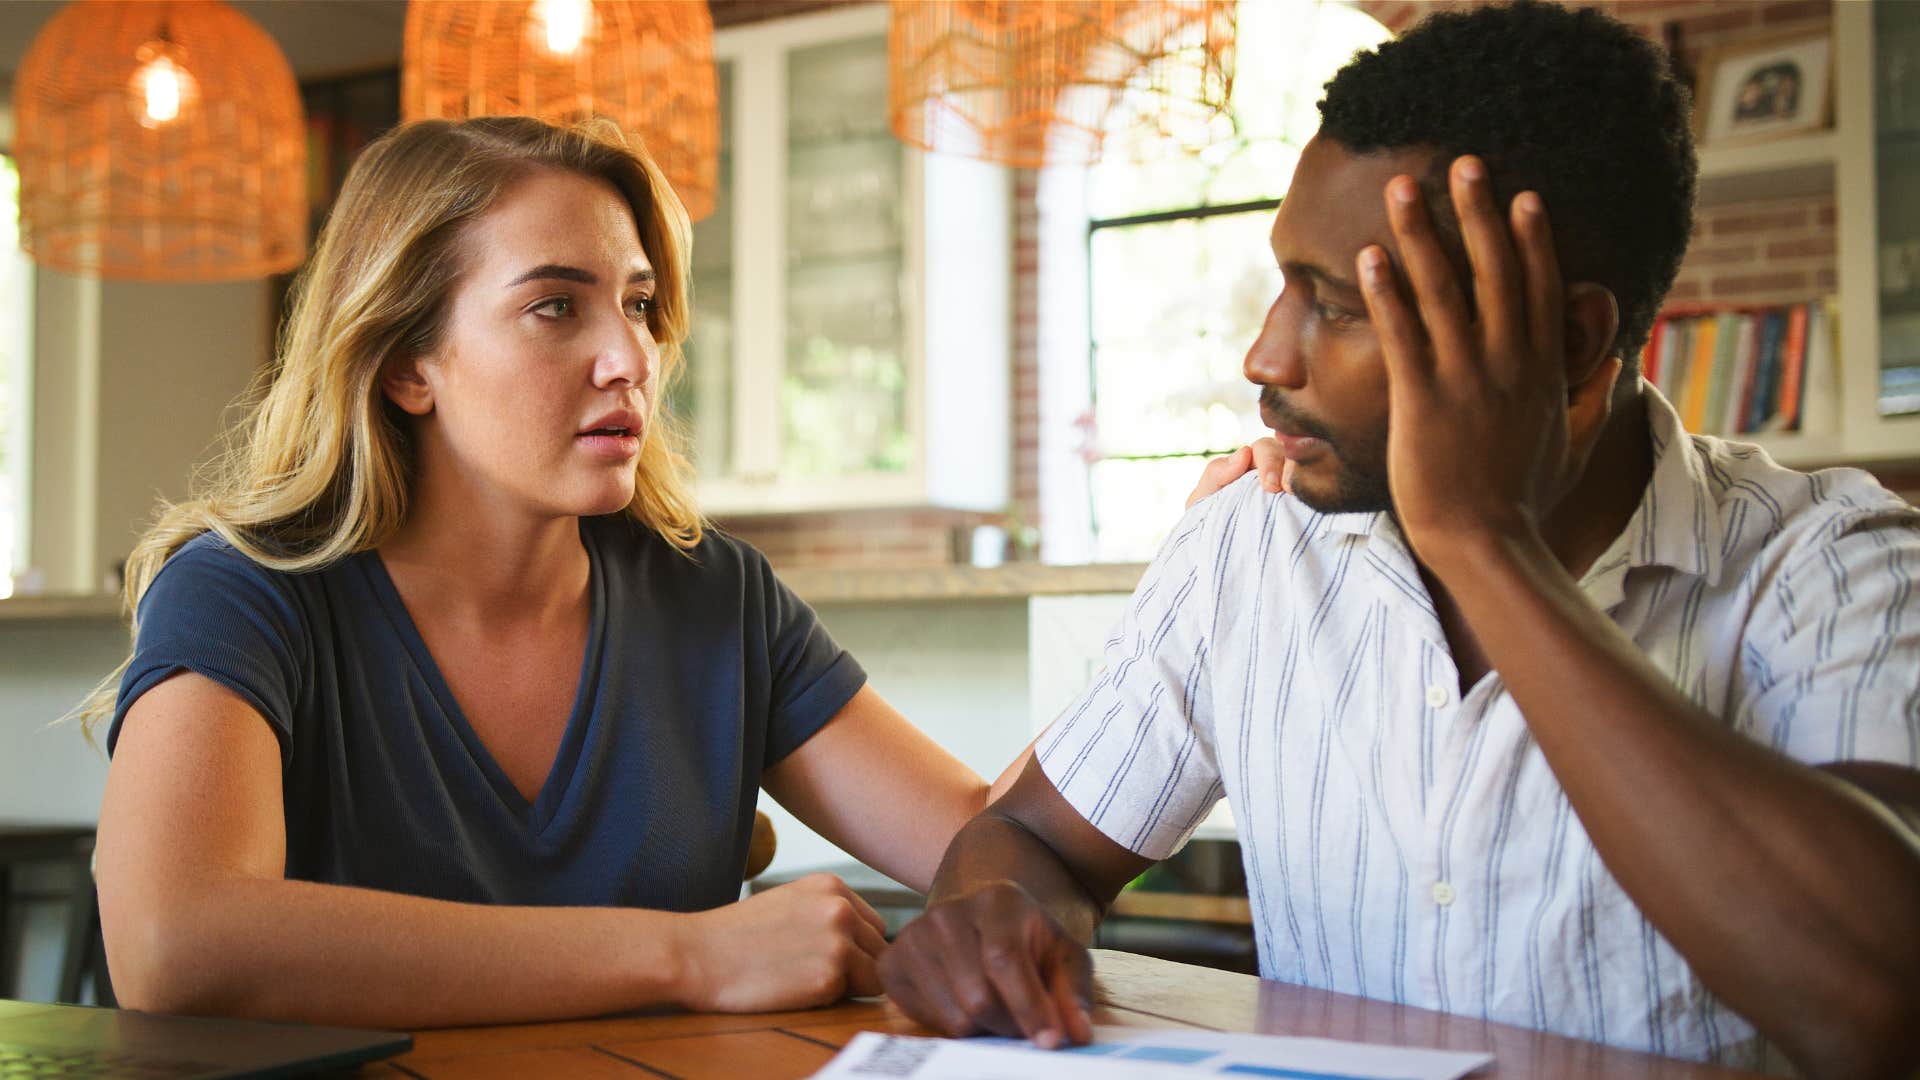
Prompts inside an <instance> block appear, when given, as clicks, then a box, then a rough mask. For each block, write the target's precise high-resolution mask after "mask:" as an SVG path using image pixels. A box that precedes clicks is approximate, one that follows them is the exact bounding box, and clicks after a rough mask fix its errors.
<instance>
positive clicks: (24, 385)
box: [0, 156, 33, 597]
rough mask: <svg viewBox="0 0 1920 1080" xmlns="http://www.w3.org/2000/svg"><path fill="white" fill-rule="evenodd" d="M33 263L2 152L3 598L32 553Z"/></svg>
mask: <svg viewBox="0 0 1920 1080" xmlns="http://www.w3.org/2000/svg"><path fill="white" fill-rule="evenodd" d="M32 363H33V267H32V265H31V264H30V263H29V262H28V261H27V257H26V254H25V253H24V252H22V251H21V250H20V175H19V173H17V172H16V171H15V170H14V166H13V159H12V158H8V157H4V156H0V597H4V596H10V595H12V593H13V577H14V575H15V574H16V573H18V572H19V571H20V570H21V569H22V568H23V567H24V565H25V562H26V554H27V491H28V489H27V477H28V472H27V469H28V463H27V453H28V449H29V443H30V439H31V433H30V432H29V430H28V425H27V418H28V416H29V415H30V414H29V400H30V396H31V394H32V392H33V387H32V381H31V375H32V370H33V368H32Z"/></svg>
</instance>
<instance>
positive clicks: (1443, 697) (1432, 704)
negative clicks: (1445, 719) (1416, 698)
mask: <svg viewBox="0 0 1920 1080" xmlns="http://www.w3.org/2000/svg"><path fill="white" fill-rule="evenodd" d="M1446 703H1447V688H1446V687H1444V686H1441V685H1439V684H1438V683H1435V684H1434V685H1432V686H1429V687H1427V706H1428V707H1429V708H1434V709H1438V708H1440V707H1441V706H1443V705H1445V704H1446Z"/></svg>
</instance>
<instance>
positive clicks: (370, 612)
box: [107, 514, 866, 911]
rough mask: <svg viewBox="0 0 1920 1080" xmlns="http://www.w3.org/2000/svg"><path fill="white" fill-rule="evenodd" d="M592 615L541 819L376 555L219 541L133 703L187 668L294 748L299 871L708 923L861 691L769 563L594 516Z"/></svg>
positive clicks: (162, 594)
mask: <svg viewBox="0 0 1920 1080" xmlns="http://www.w3.org/2000/svg"><path fill="white" fill-rule="evenodd" d="M580 536H581V540H582V541H583V543H584V544H585V545H586V549H587V554H588V558H589V562H590V564H591V567H592V579H591V584H590V586H589V588H590V591H591V593H592V617H591V618H592V621H591V624H590V630H589V633H588V637H587V649H586V656H585V659H584V661H583V663H582V665H581V670H580V678H579V683H578V689H577V690H576V693H575V700H574V704H573V711H572V714H571V716H570V717H569V718H568V720H567V727H566V733H565V735H564V736H563V737H562V739H561V742H560V750H559V753H558V754H557V755H556V758H555V761H554V764H553V768H552V771H551V772H550V774H549V775H548V776H547V779H546V781H545V784H544V785H543V786H542V787H541V789H540V791H539V793H538V795H537V796H536V797H535V798H534V800H533V801H532V802H531V803H529V802H528V801H527V800H526V799H525V798H524V797H523V796H522V795H521V794H520V793H519V791H518V790H516V789H515V787H514V785H513V783H512V782H511V781H510V780H509V779H508V778H507V775H506V773H505V772H504V771H502V770H501V768H500V767H499V765H498V764H497V763H496V762H495V761H494V760H493V758H492V756H491V755H489V754H488V752H487V750H486V748H485V746H483V745H482V744H481V742H480V740H479V738H478V737H477V736H476V735H475V734H474V731H473V729H472V728H471V727H469V726H468V724H467V721H466V719H465V717H464V716H463V715H462V714H461V711H460V707H459V704H458V703H457V702H455V700H454V698H453V695H452V693H451V692H450V691H449V690H448V688H447V685H446V683H445V681H444V680H443V679H442V677H441V675H440V670H439V668H438V667H437V666H436V665H435V664H434V660H433V657H432V656H431V655H430V654H429V653H428V652H427V648H426V644H425V643H424V641H423V640H422V639H421V637H420V634H419V632H418V631H417V630H416V629H415V627H414V625H413V620H412V619H411V618H410V617H409V616H408V614H407V610H406V608H405V606H404V605H403V604H402V603H401V601H400V594H399V593H398V592H397V591H396V590H395V589H394V586H393V580H392V579H391V578H390V577H388V576H387V572H386V568H385V566H384V565H382V563H381V562H380V559H379V557H378V555H376V554H375V553H373V552H365V553H362V554H359V555H355V556H352V557H350V558H347V559H344V560H341V561H340V562H338V563H335V564H333V565H331V566H329V567H327V568H325V569H323V570H317V571H313V572H309V573H303V574H287V573H282V572H279V571H276V570H270V569H266V568H264V567H261V566H260V565H258V564H256V563H254V562H253V561H251V560H249V559H248V558H246V557H245V556H244V555H242V554H240V553H239V552H238V551H235V550H234V549H233V548H232V547H231V546H230V545H228V544H226V543H225V542H224V541H222V540H220V539H218V538H217V537H215V536H213V535H211V534H208V535H205V536H201V537H199V538H197V539H195V540H193V541H191V542H189V543H188V544H186V545H185V546H184V547H182V548H181V549H180V551H179V552H178V553H176V554H175V555H174V556H173V557H172V558H171V559H168V560H167V562H166V564H165V565H164V566H163V567H162V568H161V570H160V573H159V574H158V575H156V576H155V578H154V581H153V585H152V587H151V588H150V589H148V590H147V594H146V596H145V598H144V599H143V600H142V601H141V604H140V621H139V634H138V635H137V638H136V641H135V643H134V649H133V659H132V662H131V663H130V664H129V665H128V667H127V671H126V674H125V676H124V678H123V679H122V681H121V684H120V696H119V700H118V703H117V705H116V708H115V713H114V718H113V725H112V727H111V728H110V729H109V730H108V733H107V749H108V752H109V753H111V752H112V751H113V748H114V745H115V742H116V740H117V738H118V736H119V733H120V724H121V722H122V721H123V719H124V718H125V716H126V712H127V709H128V707H129V706H131V705H132V704H133V702H134V701H135V700H137V699H138V698H139V697H140V695H141V694H143V693H145V692H146V691H147V690H149V689H151V688H152V687H153V686H155V685H156V684H158V683H159V682H161V681H162V680H164V679H166V678H167V677H168V676H170V675H173V674H175V673H177V672H181V671H193V672H197V673H199V674H201V675H204V676H206V677H208V678H210V679H213V680H214V681H215V682H218V683H220V684H221V685H223V686H225V687H227V688H228V689H230V690H232V691H233V692H234V693H236V694H238V695H240V697H242V698H243V699H245V700H246V701H247V702H249V703H250V704H251V705H252V706H253V707H254V708H255V709H256V710H258V711H259V713H260V715H261V716H263V717H265V718H266V720H267V722H268V723H269V724H270V725H271V726H272V728H273V731H274V734H275V735H276V736H278V738H279V740H280V750H281V763H282V782H283V787H284V791H285V809H286V830H287V865H286V874H287V876H288V877H289V878H294V879H299V880H303V881H317V882H326V883H334V884H343V885H357V886H362V887H365V888H371V889H384V890H388V891H392V892H400V893H409V894H412V895H415V896H426V897H433V898H437V899H442V900H461V901H471V902H479V903H494V904H549V905H552V904H570V905H622V906H631V907H644V908H653V909H658V910H666V911H699V910H704V909H707V908H712V907H717V906H719V905H721V904H725V903H729V902H731V901H733V900H734V899H736V898H737V897H738V896H739V893H740V878H741V874H742V872H743V870H744V868H745V866H746V858H747V842H748V838H749V837H750V835H751V832H752V826H753V807H754V802H755V799H756V797H757V795H758V792H759V786H760V777H761V774H762V773H763V772H764V771H765V770H766V769H767V768H768V767H769V766H771V765H773V764H774V763H776V762H778V761H779V760H780V759H781V758H783V757H785V756H786V755H787V754H789V753H791V752H792V751H793V750H794V749H795V748H796V747H798V746H800V744H801V743H804V742H805V741H806V740H807V739H808V738H809V737H811V736H812V735H813V734H814V733H815V732H817V731H819V730H820V728H821V727H822V726H824V725H825V724H826V723H827V721H828V720H830V719H832V718H833V716H834V715H835V714H836V713H838V712H839V711H840V709H841V708H842V707H843V706H845V705H846V704H847V702H848V701H849V700H851V699H852V698H853V695H854V694H855V693H856V692H858V691H859V689H860V688H861V687H862V686H863V685H865V683H866V675H865V673H864V672H862V671H861V669H860V666H859V664H858V663H856V662H855V661H854V659H853V657H851V656H849V655H848V654H847V653H846V652H844V651H842V650H841V649H840V648H839V647H838V646H836V645H835V644H834V643H833V640H832V639H831V638H830V637H829V636H828V635H827V632H826V630H825V629H824V628H822V627H821V625H820V623H819V621H818V620H817V619H816V618H815V617H814V613H813V611H812V609H810V608H809V607H808V606H807V605H806V604H805V603H803V602H802V601H801V600H800V599H799V598H798V597H796V596H795V595H794V594H793V593H792V592H791V591H789V590H788V589H787V587H786V586H785V585H783V584H781V582H780V581H779V579H778V578H776V577H774V575H773V572H772V570H771V569H770V568H769V567H768V565H767V561H766V559H765V557H763V556H762V555H761V554H760V553H759V552H758V551H755V550H754V549H753V548H752V547H749V546H748V545H746V544H744V543H742V542H741V541H739V540H736V539H734V538H733V537H730V536H727V535H726V534H724V533H721V532H719V531H717V530H709V531H708V532H707V533H706V537H705V539H704V540H703V541H702V542H701V543H700V545H699V546H698V547H696V548H695V549H694V550H693V551H691V552H684V553H683V552H681V551H679V550H677V549H675V548H674V547H672V546H671V545H670V544H668V543H667V542H666V541H665V540H664V539H662V538H661V537H660V536H659V535H658V534H657V533H655V532H653V531H652V530H650V529H647V528H645V527H644V526H641V525H640V524H638V523H636V522H635V521H633V520H632V519H631V518H629V517H628V516H626V515H625V514H618V515H609V516H606V517H598V518H587V519H583V520H582V521H581V527H580Z"/></svg>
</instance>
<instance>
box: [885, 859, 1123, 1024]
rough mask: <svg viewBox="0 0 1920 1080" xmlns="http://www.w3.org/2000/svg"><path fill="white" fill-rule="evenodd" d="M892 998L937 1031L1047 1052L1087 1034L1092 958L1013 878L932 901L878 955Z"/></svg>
mask: <svg viewBox="0 0 1920 1080" xmlns="http://www.w3.org/2000/svg"><path fill="white" fill-rule="evenodd" d="M880 979H881V982H882V983H884V984H885V986H886V990H887V995H888V996H889V997H891V998H892V999H893V1002H894V1004H896V1005H898V1006H899V1007H900V1009H901V1010H902V1011H903V1012H905V1013H906V1014H907V1015H908V1016H910V1017H912V1018H913V1019H914V1020H916V1021H918V1022H920V1023H922V1024H925V1025H926V1026H928V1027H930V1028H933V1029H934V1030H935V1031H938V1032H940V1033H941V1034H943V1035H948V1036H952V1037H956V1038H957V1037H960V1036H965V1035H982V1034H991V1035H1005V1036H1008V1037H1012V1038H1020V1037H1025V1038H1027V1039H1031V1040H1032V1041H1033V1042H1034V1044H1035V1045H1037V1046H1041V1047H1044V1048H1047V1049H1053V1048H1056V1047H1060V1046H1065V1045H1067V1044H1069V1043H1085V1042H1088V1041H1091V1040H1092V1038H1093V1020H1092V1005H1091V1002H1092V1000H1093V961H1092V959H1091V958H1090V957H1089V956H1088V954H1087V948H1086V946H1084V945H1082V944H1081V943H1080V942H1078V941H1075V940H1074V939H1073V938H1072V937H1071V936H1069V935H1068V934H1067V933H1066V931H1065V930H1063V929H1062V928H1061V927H1060V924H1059V923H1057V922H1055V921H1054V919H1053V917H1052V916H1050V915H1048V914H1047V913H1046V912H1045V911H1044V910H1042V909H1041V907H1040V904H1039V903H1038V902H1037V901H1035V900H1034V898H1033V897H1032V896H1031V895H1030V894H1028V892H1027V891H1026V890H1025V889H1023V888H1021V887H1020V886H1019V885H1016V884H1014V883H1013V882H1010V881H1001V882H995V883H994V884H991V885H987V886H984V887H982V888H979V889H976V890H974V891H972V892H969V893H966V894H964V895H962V896H958V897H955V898H953V899H951V900H946V901H943V902H939V903H936V904H934V905H933V906H931V907H929V908H928V909H927V912H926V914H925V915H923V916H921V917H920V918H918V919H915V920H914V921H913V922H911V923H909V924H908V925H907V927H906V929H904V930H902V931H901V932H900V936H899V937H898V938H897V939H896V940H895V941H894V943H893V945H892V946H891V947H890V948H888V949H887V951H886V952H885V953H884V954H882V955H881V957H880Z"/></svg>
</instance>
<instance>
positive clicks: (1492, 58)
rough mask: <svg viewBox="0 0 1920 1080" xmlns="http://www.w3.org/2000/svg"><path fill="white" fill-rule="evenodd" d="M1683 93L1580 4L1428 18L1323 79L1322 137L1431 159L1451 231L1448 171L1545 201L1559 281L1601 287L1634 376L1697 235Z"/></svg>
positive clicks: (1661, 65) (1427, 181)
mask: <svg viewBox="0 0 1920 1080" xmlns="http://www.w3.org/2000/svg"><path fill="white" fill-rule="evenodd" d="M1691 114H1692V101H1691V95H1690V94H1689V93H1688V91H1687V89H1686V87H1685V86H1683V85H1682V84H1681V83H1680V82H1679V81H1678V80H1677V79H1676V78H1675V77H1674V73H1673V68H1672V64H1671V62H1670V59H1669V57H1668V56H1667V53H1666V51H1665V50H1664V49H1661V48H1660V47H1658V46H1656V45H1655V44H1654V43H1653V42H1651V41H1649V40H1647V39H1646V38H1644V37H1642V36H1641V35H1639V34H1637V33H1635V32H1634V31H1633V30H1632V29H1630V28H1628V27H1627V26H1625V25H1624V24H1622V23H1620V22H1619V21H1617V20H1615V19H1613V18H1611V17H1609V16H1607V15H1605V14H1603V13H1602V12H1599V11H1595V10H1593V9H1591V8H1582V9H1579V10H1573V9H1570V8H1566V7H1562V6H1560V5H1559V4H1552V3H1542V2H1539V0H1519V2H1517V3H1512V4H1504V5H1500V6H1496V7H1483V8H1479V9H1477V10H1473V11H1463V12H1442V13H1439V14H1435V15H1432V16H1429V17H1428V18H1427V19H1425V20H1424V21H1422V22H1421V23H1420V24H1419V25H1417V26H1415V27H1414V28H1413V29H1412V30H1410V31H1408V32H1407V34H1406V35H1405V36H1404V37H1401V38H1399V39H1398V40H1395V41H1389V42H1387V43H1385V44H1383V45H1381V46H1380V47H1379V48H1377V49H1375V50H1373V51H1371V52H1365V53H1362V54H1360V55H1359V56H1356V57H1355V58H1354V59H1353V61H1352V62H1351V63H1349V64H1348V65H1347V66H1346V67H1344V68H1342V69H1340V72H1339V73H1338V74H1337V75H1335V76H1334V77H1333V81H1331V82H1329V83H1327V86H1326V97H1325V98H1323V99H1322V100H1321V102H1320V117H1321V125H1320V132H1321V134H1322V135H1323V136H1326V137H1328V138H1331V139H1333V140H1334V141H1335V142H1337V143H1339V144H1340V145H1341V146H1343V147H1345V148H1346V149H1347V150H1349V151H1351V152H1354V153H1361V154H1364V153H1371V152H1374V151H1382V150H1404V149H1431V150H1433V151H1435V155H1434V168H1433V172H1432V174H1431V175H1430V176H1428V177H1425V178H1423V181H1422V183H1423V186H1424V187H1425V188H1426V190H1427V194H1428V200H1429V205H1431V206H1434V207H1436V208H1441V209H1442V211H1443V212H1442V213H1441V214H1440V215H1438V216H1439V217H1440V218H1441V219H1442V220H1441V221H1440V225H1441V227H1442V229H1443V230H1446V231H1449V232H1453V233H1455V235H1457V228H1458V225H1457V222H1455V221H1454V220H1453V216H1452V203H1451V201H1449V199H1448V196H1447V194H1446V192H1447V186H1446V175H1447V173H1446V170H1447V168H1448V166H1449V165H1450V164H1451V162H1452V161H1453V159H1454V158H1456V157H1458V156H1459V155H1461V154H1468V153H1471V154H1477V155H1479V156H1480V157H1482V158H1483V159H1485V161H1486V163H1487V170H1488V173H1489V174H1490V175H1491V176H1492V178H1493V184H1494V191H1495V194H1496V197H1497V198H1498V199H1499V201H1500V205H1502V206H1505V205H1506V204H1507V201H1508V200H1510V199H1512V197H1513V196H1514V195H1517V194H1519V193H1520V192H1522V191H1527V190H1533V191H1538V192H1539V193H1540V195H1541V197H1542V198H1543V199H1545V200H1546V204H1547V214H1548V217H1549V219H1550V220H1551V221H1552V223H1553V234H1554V243H1555V246H1556V248H1557V249H1558V251H1559V256H1560V264H1561V269H1562V274H1563V276H1564V277H1565V280H1567V281H1568V282H1574V281H1594V282H1598V283H1599V284H1601V285H1604V286H1606V287H1607V288H1609V289H1611V290H1612V291H1613V295H1614V298H1615V299H1616V300H1617V301H1618V302H1619V305H1620V331H1619V334H1618V336H1616V337H1615V338H1614V342H1613V351H1614V352H1615V353H1617V354H1618V355H1620V356H1621V357H1622V358H1624V359H1625V360H1626V362H1627V364H1628V371H1629V372H1631V371H1633V370H1634V364H1635V363H1636V361H1637V360H1638V356H1639V351H1640V348H1641V346H1642V345H1644V344H1645V343H1646V340H1647V334H1648V332H1649V330H1650V329H1651V328H1652V326H1653V319H1654V316H1655V314H1656V313H1657V312H1658V311H1659V307H1660V301H1661V299H1662V298H1664V297H1665V296H1666V294H1667V290H1668V289H1669V288H1670V287H1671V286H1672V285H1673V278H1674V275H1675V274H1676V273H1678V272H1679V269H1680V258H1681V256H1682V255H1683V254H1684V253H1685V252H1686V248H1687V238H1688V236H1689V235H1690V233H1691V232H1692V228H1693V197H1694V183H1695V174H1696V172H1697V171H1698V165H1697V163H1696V161H1695V158H1694V151H1693V137H1692V134H1691V132H1690V131H1689V127H1688V125H1689V121H1690V117H1691Z"/></svg>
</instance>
